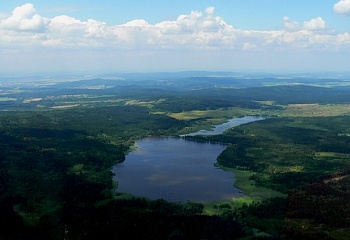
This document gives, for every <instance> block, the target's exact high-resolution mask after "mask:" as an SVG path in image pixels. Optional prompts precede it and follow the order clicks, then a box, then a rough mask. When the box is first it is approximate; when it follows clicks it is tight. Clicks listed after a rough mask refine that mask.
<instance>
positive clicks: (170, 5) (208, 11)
mask: <svg viewBox="0 0 350 240" xmlns="http://www.w3.org/2000/svg"><path fill="white" fill-rule="evenodd" d="M188 70H208V71H269V72H274V71H275V72H281V71H282V72H283V71H303V72H314V71H316V72H317V71H335V72H337V71H342V72H344V71H346V72H349V71H350V0H322V1H320V0H307V1H305V0H191V1H189V0H167V1H160V0H152V1H145V0H129V1H119V0H114V1H112V0H99V1H86V0H75V1H72V0H60V1H56V0H52V1H44V0H32V1H30V0H29V1H20V0H11V1H8V0H0V74H5V73H18V74H27V73H40V72H42V73H69V72H72V73H73V72H76V73H77V72H81V73H84V72H86V73H103V72H154V71H188Z"/></svg>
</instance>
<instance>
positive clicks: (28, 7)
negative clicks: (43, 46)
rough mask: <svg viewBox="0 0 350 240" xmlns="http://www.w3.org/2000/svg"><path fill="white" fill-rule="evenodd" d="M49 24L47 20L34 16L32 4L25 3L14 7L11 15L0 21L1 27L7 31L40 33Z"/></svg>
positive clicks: (34, 11)
mask: <svg viewBox="0 0 350 240" xmlns="http://www.w3.org/2000/svg"><path fill="white" fill-rule="evenodd" d="M48 23H49V19H47V18H43V17H41V16H39V15H38V14H36V10H35V8H34V6H33V4H30V3H27V4H24V5H22V6H20V7H16V8H15V9H14V10H13V11H12V15H11V16H10V17H8V18H6V19H4V20H2V21H1V26H2V27H3V28H5V29H9V30H18V31H32V32H42V31H45V27H46V26H47V24H48Z"/></svg>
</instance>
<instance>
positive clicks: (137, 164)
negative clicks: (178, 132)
mask: <svg viewBox="0 0 350 240" xmlns="http://www.w3.org/2000/svg"><path fill="white" fill-rule="evenodd" d="M225 148H226V146H225V145H221V144H210V143H199V142H193V141H187V140H185V139H182V138H170V137H169V138H145V139H142V140H140V141H137V142H136V149H135V150H134V151H132V152H131V153H129V154H128V155H127V156H126V160H125V161H124V162H123V163H121V164H118V165H117V166H115V167H114V169H113V172H114V173H115V174H116V175H115V177H114V179H115V180H116V181H118V189H117V191H118V192H126V193H130V194H133V195H136V196H144V197H148V198H150V199H158V198H163V199H166V200H168V201H174V202H186V201H188V200H190V201H200V202H209V201H218V200H229V199H231V198H233V197H238V196H241V195H242V194H241V193H240V191H239V189H237V188H235V187H234V186H233V183H234V179H233V177H234V174H233V173H232V172H226V171H223V170H221V169H219V168H215V167H214V163H215V162H216V158H217V156H218V155H219V154H220V153H221V152H222V151H223V150H224V149H225Z"/></svg>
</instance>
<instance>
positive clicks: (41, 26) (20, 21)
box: [0, 0, 350, 50]
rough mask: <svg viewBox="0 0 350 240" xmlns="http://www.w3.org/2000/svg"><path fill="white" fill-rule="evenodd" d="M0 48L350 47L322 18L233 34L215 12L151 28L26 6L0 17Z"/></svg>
mask: <svg viewBox="0 0 350 240" xmlns="http://www.w3.org/2000/svg"><path fill="white" fill-rule="evenodd" d="M334 11H335V12H337V13H339V14H349V12H350V0H342V1H340V2H338V3H337V4H335V5H334ZM1 16H2V17H1V18H0V44H1V46H2V48H6V46H8V47H16V48H21V47H28V46H33V47H51V48H52V47H59V48H101V47H103V48H117V49H131V48H137V49H155V48H156V49H164V48H166V49H169V48H170V49H176V48H183V49H208V50H225V49H239V50H252V49H269V48H279V49H283V48H288V49H291V48H292V49H293V48H310V47H311V48H322V49H340V48H348V47H349V45H350V36H349V33H338V34H335V33H334V32H333V31H331V30H330V29H329V28H328V27H327V25H326V23H325V21H324V20H323V19H322V18H321V17H315V18H313V19H310V20H309V21H305V22H303V23H298V22H296V21H292V20H290V19H289V17H284V18H283V19H282V26H283V27H282V28H281V29H279V30H274V31H255V30H243V29H237V28H235V27H234V26H232V25H230V24H228V23H226V22H225V20H224V19H222V18H221V17H220V16H216V15H215V8H214V7H208V8H207V9H205V11H192V12H191V13H189V14H184V15H180V16H179V17H178V18H177V19H176V20H173V21H163V22H159V23H157V24H150V23H148V22H147V21H146V20H144V19H135V20H133V21H130V22H127V23H125V24H122V25H109V24H107V23H105V22H101V21H97V20H94V19H88V20H87V21H81V20H79V19H76V18H73V17H70V16H66V15H60V16H56V17H53V18H45V17H43V16H41V15H39V13H37V11H36V10H35V8H34V6H33V4H30V3H27V4H24V5H22V6H19V7H17V8H15V9H14V10H13V11H12V13H10V14H7V15H1Z"/></svg>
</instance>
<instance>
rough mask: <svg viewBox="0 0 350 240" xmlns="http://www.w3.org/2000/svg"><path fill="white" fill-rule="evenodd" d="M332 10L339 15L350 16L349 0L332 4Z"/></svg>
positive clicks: (341, 0)
mask: <svg viewBox="0 0 350 240" xmlns="http://www.w3.org/2000/svg"><path fill="white" fill-rule="evenodd" d="M333 10H334V12H335V13H337V14H340V15H350V0H340V1H339V2H337V3H336V4H334V7H333Z"/></svg>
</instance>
